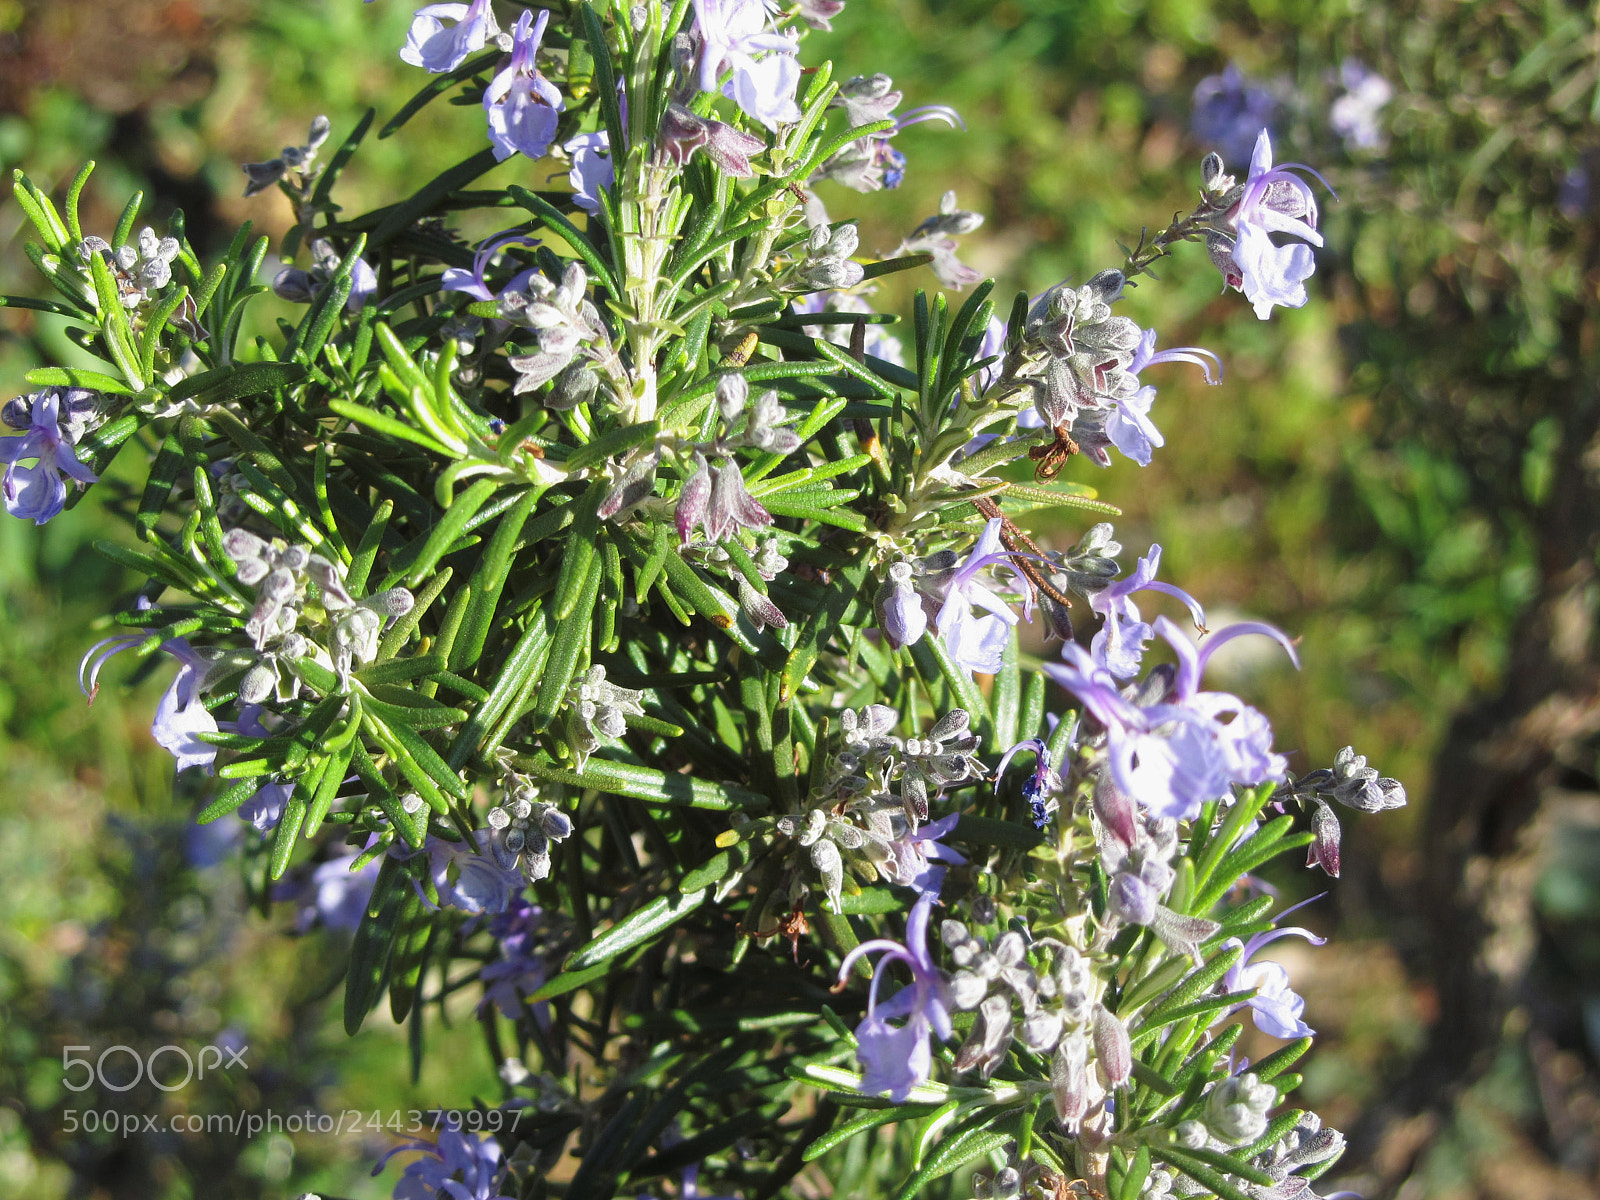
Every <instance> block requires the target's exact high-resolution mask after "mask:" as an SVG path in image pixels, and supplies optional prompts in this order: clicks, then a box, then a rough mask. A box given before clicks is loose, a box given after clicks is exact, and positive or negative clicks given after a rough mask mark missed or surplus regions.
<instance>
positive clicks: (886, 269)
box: [861, 254, 933, 280]
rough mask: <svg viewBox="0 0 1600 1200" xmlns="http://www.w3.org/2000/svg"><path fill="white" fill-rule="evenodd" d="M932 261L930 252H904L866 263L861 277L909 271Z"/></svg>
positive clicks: (865, 278)
mask: <svg viewBox="0 0 1600 1200" xmlns="http://www.w3.org/2000/svg"><path fill="white" fill-rule="evenodd" d="M932 261H933V255H931V254H906V255H902V256H901V257H899V258H886V259H883V260H882V261H881V262H874V263H867V264H866V266H865V267H864V268H863V269H862V272H861V278H862V279H863V280H867V279H877V278H878V277H879V276H880V275H893V274H895V273H896V272H897V271H911V270H915V269H916V268H917V267H925V266H927V265H928V264H929V263H931V262H932Z"/></svg>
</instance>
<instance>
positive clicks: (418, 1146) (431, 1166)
mask: <svg viewBox="0 0 1600 1200" xmlns="http://www.w3.org/2000/svg"><path fill="white" fill-rule="evenodd" d="M457 7H459V6H457ZM408 1150H417V1151H420V1152H421V1153H422V1157H421V1158H419V1159H416V1160H415V1161H413V1162H411V1163H409V1164H407V1166H406V1169H405V1170H404V1171H403V1172H402V1173H401V1175H400V1179H399V1181H398V1182H397V1183H396V1184H395V1185H394V1200H432V1198H433V1197H437V1196H448V1197H450V1200H515V1197H512V1196H506V1195H503V1194H502V1193H501V1191H500V1184H501V1182H502V1181H503V1179H504V1172H505V1165H504V1164H503V1163H502V1162H501V1158H502V1154H501V1151H500V1143H499V1142H497V1141H496V1140H495V1139H494V1136H493V1135H492V1134H487V1133H485V1134H476V1133H462V1132H460V1131H458V1130H454V1129H446V1130H445V1131H444V1132H443V1133H441V1134H440V1135H439V1141H438V1144H437V1145H435V1144H434V1143H433V1142H427V1141H422V1140H420V1139H419V1140H417V1141H414V1142H402V1143H401V1144H400V1145H398V1146H396V1147H395V1148H394V1149H393V1150H390V1151H389V1153H387V1154H385V1155H384V1156H383V1157H382V1158H380V1159H379V1160H378V1165H377V1166H375V1167H373V1168H372V1173H373V1174H374V1175H378V1174H381V1173H382V1171H383V1168H384V1167H385V1166H387V1165H388V1163H389V1160H390V1159H391V1158H393V1157H394V1156H395V1155H396V1154H403V1153H405V1152H406V1151H408Z"/></svg>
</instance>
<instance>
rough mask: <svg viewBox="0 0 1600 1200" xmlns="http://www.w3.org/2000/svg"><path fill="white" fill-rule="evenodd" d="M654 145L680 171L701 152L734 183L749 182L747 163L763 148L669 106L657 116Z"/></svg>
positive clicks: (753, 139) (740, 134)
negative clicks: (659, 123)
mask: <svg viewBox="0 0 1600 1200" xmlns="http://www.w3.org/2000/svg"><path fill="white" fill-rule="evenodd" d="M657 145H658V146H659V148H660V150H661V152H662V154H664V155H665V156H666V157H667V158H668V159H670V160H671V161H672V162H673V163H675V164H676V165H678V166H680V167H681V166H684V165H685V164H686V163H688V161H689V160H690V159H691V158H693V157H694V153H695V151H696V150H704V151H705V153H706V157H707V158H709V159H711V161H712V162H714V163H716V164H717V167H718V168H719V169H720V170H721V171H722V172H723V173H724V174H726V175H732V176H733V177H734V178H735V179H749V178H750V177H751V176H752V175H754V174H755V173H756V172H755V168H754V167H753V166H751V165H750V159H751V158H752V157H753V156H754V155H757V154H760V153H761V152H762V151H763V150H765V149H766V148H767V144H766V143H765V142H764V141H762V140H761V139H760V138H758V137H755V136H753V135H751V134H748V133H743V132H741V131H740V130H737V129H735V128H734V127H733V126H732V125H729V124H727V123H726V122H724V121H717V120H713V119H712V118H710V117H700V116H696V115H695V114H694V113H693V112H691V111H690V110H689V109H687V108H685V107H684V106H683V105H681V104H671V103H669V104H668V105H667V107H666V111H664V112H663V113H662V114H661V132H660V137H659V138H658V141H657Z"/></svg>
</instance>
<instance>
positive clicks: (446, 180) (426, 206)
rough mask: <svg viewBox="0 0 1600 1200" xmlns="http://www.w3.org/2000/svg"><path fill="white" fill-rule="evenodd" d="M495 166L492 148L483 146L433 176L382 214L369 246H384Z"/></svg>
mask: <svg viewBox="0 0 1600 1200" xmlns="http://www.w3.org/2000/svg"><path fill="white" fill-rule="evenodd" d="M498 164H499V160H498V159H497V158H495V156H494V148H493V147H492V146H486V147H485V148H484V149H482V150H480V151H478V152H477V153H476V154H474V155H472V156H471V157H470V158H465V159H462V160H461V161H460V162H458V163H457V164H456V165H455V166H453V167H451V168H449V169H448V170H446V171H444V172H443V173H441V174H440V175H437V176H435V177H434V178H433V179H431V180H429V181H428V182H427V183H425V184H423V185H422V187H421V188H419V189H418V190H417V191H416V193H415V194H414V195H412V196H410V197H408V198H407V199H405V200H402V201H401V202H400V203H399V204H396V205H395V206H394V207H392V208H390V209H389V210H388V211H387V212H386V213H385V215H384V218H383V220H382V221H380V222H378V227H377V228H376V229H374V230H373V231H372V238H371V241H370V245H371V246H372V247H373V248H374V249H377V248H379V247H382V246H385V245H387V243H388V242H389V240H390V239H391V238H393V237H394V236H395V235H396V234H398V233H400V232H402V231H403V230H406V229H410V228H411V226H413V225H415V224H416V223H417V222H418V221H420V220H422V218H424V217H427V216H430V215H431V214H432V213H433V212H435V211H436V210H437V209H438V208H439V206H440V204H441V203H442V202H443V201H444V199H445V198H446V197H447V196H449V195H450V194H451V193H452V192H456V191H459V190H460V189H461V188H464V187H466V186H467V184H469V183H471V182H472V181H473V180H474V179H477V178H478V177H479V176H480V175H483V174H485V173H486V172H488V171H492V170H493V169H494V168H495V167H496V166H497V165H498Z"/></svg>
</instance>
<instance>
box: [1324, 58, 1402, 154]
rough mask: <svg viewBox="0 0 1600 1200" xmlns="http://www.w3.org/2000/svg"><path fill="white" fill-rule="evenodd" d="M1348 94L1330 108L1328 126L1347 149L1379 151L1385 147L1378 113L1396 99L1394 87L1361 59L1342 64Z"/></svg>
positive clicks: (1341, 70)
mask: <svg viewBox="0 0 1600 1200" xmlns="http://www.w3.org/2000/svg"><path fill="white" fill-rule="evenodd" d="M1339 82H1340V83H1341V84H1343V85H1344V89H1345V92H1344V95H1342V96H1340V97H1339V98H1338V99H1337V100H1335V101H1334V102H1333V104H1332V106H1330V107H1329V109H1328V124H1329V125H1331V126H1333V131H1334V132H1335V133H1337V134H1338V135H1339V136H1340V137H1341V138H1343V139H1344V145H1345V149H1346V150H1376V149H1378V148H1379V147H1381V146H1382V145H1383V128H1382V126H1380V125H1379V124H1378V113H1379V112H1381V111H1382V110H1383V107H1384V105H1386V104H1388V103H1389V101H1390V100H1392V99H1394V85H1393V84H1391V83H1390V82H1389V81H1388V80H1387V79H1385V78H1384V77H1383V76H1382V75H1379V74H1378V73H1377V72H1376V71H1373V70H1371V69H1370V68H1368V67H1367V65H1366V64H1365V63H1363V62H1362V61H1361V60H1360V59H1358V58H1347V59H1345V60H1344V61H1343V62H1342V63H1340V64H1339Z"/></svg>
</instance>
